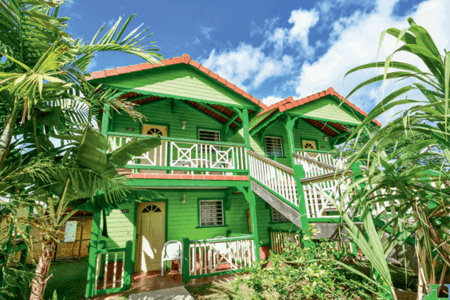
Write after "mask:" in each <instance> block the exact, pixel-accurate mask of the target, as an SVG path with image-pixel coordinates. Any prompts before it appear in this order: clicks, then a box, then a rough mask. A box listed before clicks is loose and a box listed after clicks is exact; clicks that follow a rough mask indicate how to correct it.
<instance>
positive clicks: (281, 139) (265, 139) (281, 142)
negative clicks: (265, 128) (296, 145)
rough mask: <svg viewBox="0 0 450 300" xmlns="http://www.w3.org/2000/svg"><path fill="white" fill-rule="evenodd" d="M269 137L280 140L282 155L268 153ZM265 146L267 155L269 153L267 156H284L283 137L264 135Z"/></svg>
mask: <svg viewBox="0 0 450 300" xmlns="http://www.w3.org/2000/svg"><path fill="white" fill-rule="evenodd" d="M267 138H271V139H274V140H280V146H281V156H278V155H275V154H269V153H268V151H267ZM264 147H265V150H266V155H267V156H272V155H275V156H277V157H284V151H283V138H281V137H279V136H265V137H264Z"/></svg>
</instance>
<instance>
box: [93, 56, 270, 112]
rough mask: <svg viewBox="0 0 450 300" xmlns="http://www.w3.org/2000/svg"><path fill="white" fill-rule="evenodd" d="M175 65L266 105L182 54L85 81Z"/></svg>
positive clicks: (258, 103) (103, 73)
mask: <svg viewBox="0 0 450 300" xmlns="http://www.w3.org/2000/svg"><path fill="white" fill-rule="evenodd" d="M175 64H187V65H191V66H193V67H195V68H197V69H199V70H200V71H202V72H203V73H205V74H206V75H208V76H209V77H211V78H212V79H214V80H216V81H218V82H220V83H222V84H223V85H225V86H226V87H228V88H230V89H231V90H233V91H234V92H236V93H238V94H239V95H241V96H243V97H245V98H247V99H248V100H250V101H251V102H253V103H255V104H257V105H258V106H259V107H261V108H262V109H265V108H266V105H265V104H264V103H262V102H261V101H259V100H258V99H257V98H255V97H253V96H252V95H250V94H248V93H246V92H244V91H243V90H242V89H240V88H238V87H237V86H235V85H234V84H232V83H231V82H228V81H226V80H225V79H224V78H222V77H220V76H219V75H217V74H215V73H214V72H212V71H211V70H209V69H208V68H205V67H204V66H202V65H201V64H199V63H198V62H196V61H194V60H192V59H191V57H190V56H189V55H187V54H183V56H182V57H174V58H169V59H166V60H161V61H160V62H159V63H155V64H149V63H143V64H139V65H131V66H128V67H118V68H115V69H111V70H104V71H96V72H92V73H91V76H89V77H86V80H94V79H99V78H105V77H110V76H117V75H121V74H127V73H132V72H136V71H142V70H147V69H153V68H158V67H164V66H169V65H175Z"/></svg>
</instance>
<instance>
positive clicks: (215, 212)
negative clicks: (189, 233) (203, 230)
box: [199, 200, 225, 227]
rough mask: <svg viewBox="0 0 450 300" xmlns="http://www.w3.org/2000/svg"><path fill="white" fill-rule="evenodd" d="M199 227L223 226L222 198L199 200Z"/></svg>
mask: <svg viewBox="0 0 450 300" xmlns="http://www.w3.org/2000/svg"><path fill="white" fill-rule="evenodd" d="M199 205H200V227H209V226H223V225H225V222H224V216H223V203H222V200H200V204H199Z"/></svg>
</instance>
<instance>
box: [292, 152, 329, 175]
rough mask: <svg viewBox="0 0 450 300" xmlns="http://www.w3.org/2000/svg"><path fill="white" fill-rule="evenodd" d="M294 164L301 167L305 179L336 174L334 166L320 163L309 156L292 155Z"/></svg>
mask: <svg viewBox="0 0 450 300" xmlns="http://www.w3.org/2000/svg"><path fill="white" fill-rule="evenodd" d="M294 162H295V163H296V164H300V165H302V166H303V170H304V172H305V178H312V177H317V176H319V175H325V174H330V173H333V172H336V167H335V166H333V165H330V164H326V163H323V162H320V161H318V160H316V159H313V158H310V157H309V156H303V155H300V154H296V153H294Z"/></svg>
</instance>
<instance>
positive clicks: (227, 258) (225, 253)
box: [213, 236, 234, 271]
mask: <svg viewBox="0 0 450 300" xmlns="http://www.w3.org/2000/svg"><path fill="white" fill-rule="evenodd" d="M221 239H226V237H224V236H216V237H215V238H214V240H221ZM213 249H214V257H213V260H214V271H217V268H218V267H219V266H220V265H221V264H224V263H225V264H229V265H230V267H231V268H234V263H233V259H232V250H233V249H232V247H231V245H229V244H228V243H227V242H222V243H217V242H215V243H214V244H213Z"/></svg>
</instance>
